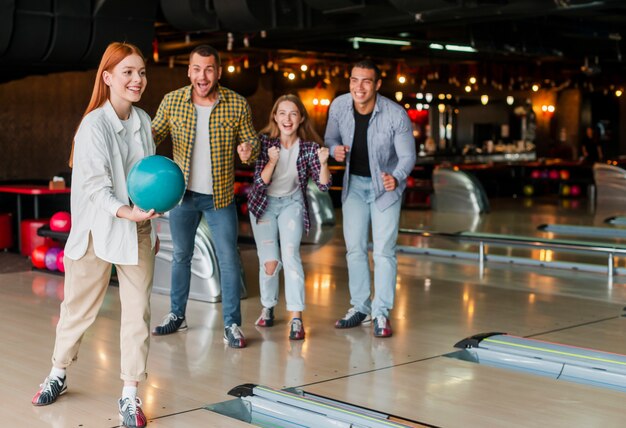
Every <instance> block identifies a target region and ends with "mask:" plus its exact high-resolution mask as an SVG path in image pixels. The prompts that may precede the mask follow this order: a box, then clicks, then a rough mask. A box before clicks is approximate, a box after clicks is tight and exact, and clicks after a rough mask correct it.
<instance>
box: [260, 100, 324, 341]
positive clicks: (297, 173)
mask: <svg viewBox="0 0 626 428" xmlns="http://www.w3.org/2000/svg"><path fill="white" fill-rule="evenodd" d="M260 134H261V135H260V140H261V146H262V147H261V154H260V155H259V158H258V160H257V162H256V167H255V171H254V183H253V186H252V190H251V191H250V193H249V196H248V207H249V210H250V220H251V223H252V231H253V233H254V239H255V241H256V245H257V253H258V255H259V264H260V268H259V286H260V289H261V304H262V305H263V309H262V311H261V316H260V317H259V318H258V319H257V321H256V325H258V326H261V327H271V326H272V325H274V306H276V304H277V303H278V273H279V271H280V269H281V267H282V268H284V270H285V274H284V276H285V300H286V302H287V310H288V311H289V312H290V315H291V322H290V323H289V339H291V340H302V339H304V327H303V325H302V311H303V310H304V270H303V269H302V260H301V258H300V241H301V239H302V232H303V231H304V232H306V233H308V232H309V227H310V219H309V202H308V200H307V196H306V188H307V183H308V181H309V179H312V180H313V181H314V182H315V183H316V184H317V187H318V188H319V189H320V190H322V191H328V188H329V187H330V182H331V177H330V171H329V169H328V148H326V147H322V146H321V138H320V137H319V135H318V134H317V132H315V130H314V129H313V125H312V124H311V122H310V120H309V116H308V114H307V111H306V109H305V108H304V105H303V104H302V101H300V99H299V98H298V97H297V96H295V95H283V96H281V97H280V98H278V100H276V102H275V103H274V107H273V108H272V112H271V113H270V118H269V123H268V124H267V126H265V128H263V130H262V131H261V133H260ZM279 240H280V245H279ZM279 251H280V252H279Z"/></svg>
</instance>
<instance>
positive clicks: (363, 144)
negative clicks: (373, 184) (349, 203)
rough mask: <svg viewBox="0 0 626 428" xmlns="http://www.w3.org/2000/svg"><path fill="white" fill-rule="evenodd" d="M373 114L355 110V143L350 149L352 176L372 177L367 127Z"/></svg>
mask: <svg viewBox="0 0 626 428" xmlns="http://www.w3.org/2000/svg"><path fill="white" fill-rule="evenodd" d="M371 117H372V113H369V114H360V113H359V112H357V111H356V109H355V110H354V141H353V142H352V148H351V149H350V174H354V175H360V176H361V177H371V176H372V173H371V171H370V161H369V152H368V150H367V127H368V125H369V123H370V118H371Z"/></svg>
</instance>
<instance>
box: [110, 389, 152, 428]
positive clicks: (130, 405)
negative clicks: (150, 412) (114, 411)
mask: <svg viewBox="0 0 626 428" xmlns="http://www.w3.org/2000/svg"><path fill="white" fill-rule="evenodd" d="M141 404H142V403H141V400H140V399H139V397H135V399H134V400H133V399H131V398H120V400H119V401H118V402H117V405H118V407H119V410H120V419H122V425H124V426H125V427H127V428H142V427H145V426H146V424H147V423H148V421H147V420H146V415H144V414H143V410H141Z"/></svg>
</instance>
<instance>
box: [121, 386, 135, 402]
mask: <svg viewBox="0 0 626 428" xmlns="http://www.w3.org/2000/svg"><path fill="white" fill-rule="evenodd" d="M135 397H137V387H136V386H126V385H124V388H122V399H124V398H130V399H131V400H134V399H135Z"/></svg>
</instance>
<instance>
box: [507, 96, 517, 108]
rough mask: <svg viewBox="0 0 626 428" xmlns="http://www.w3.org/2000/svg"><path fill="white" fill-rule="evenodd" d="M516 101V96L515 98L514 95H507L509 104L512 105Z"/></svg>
mask: <svg viewBox="0 0 626 428" xmlns="http://www.w3.org/2000/svg"><path fill="white" fill-rule="evenodd" d="M514 102H515V98H513V97H512V96H510V95H509V96H508V97H506V103H507V104H508V105H510V106H512V105H513V103H514Z"/></svg>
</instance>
